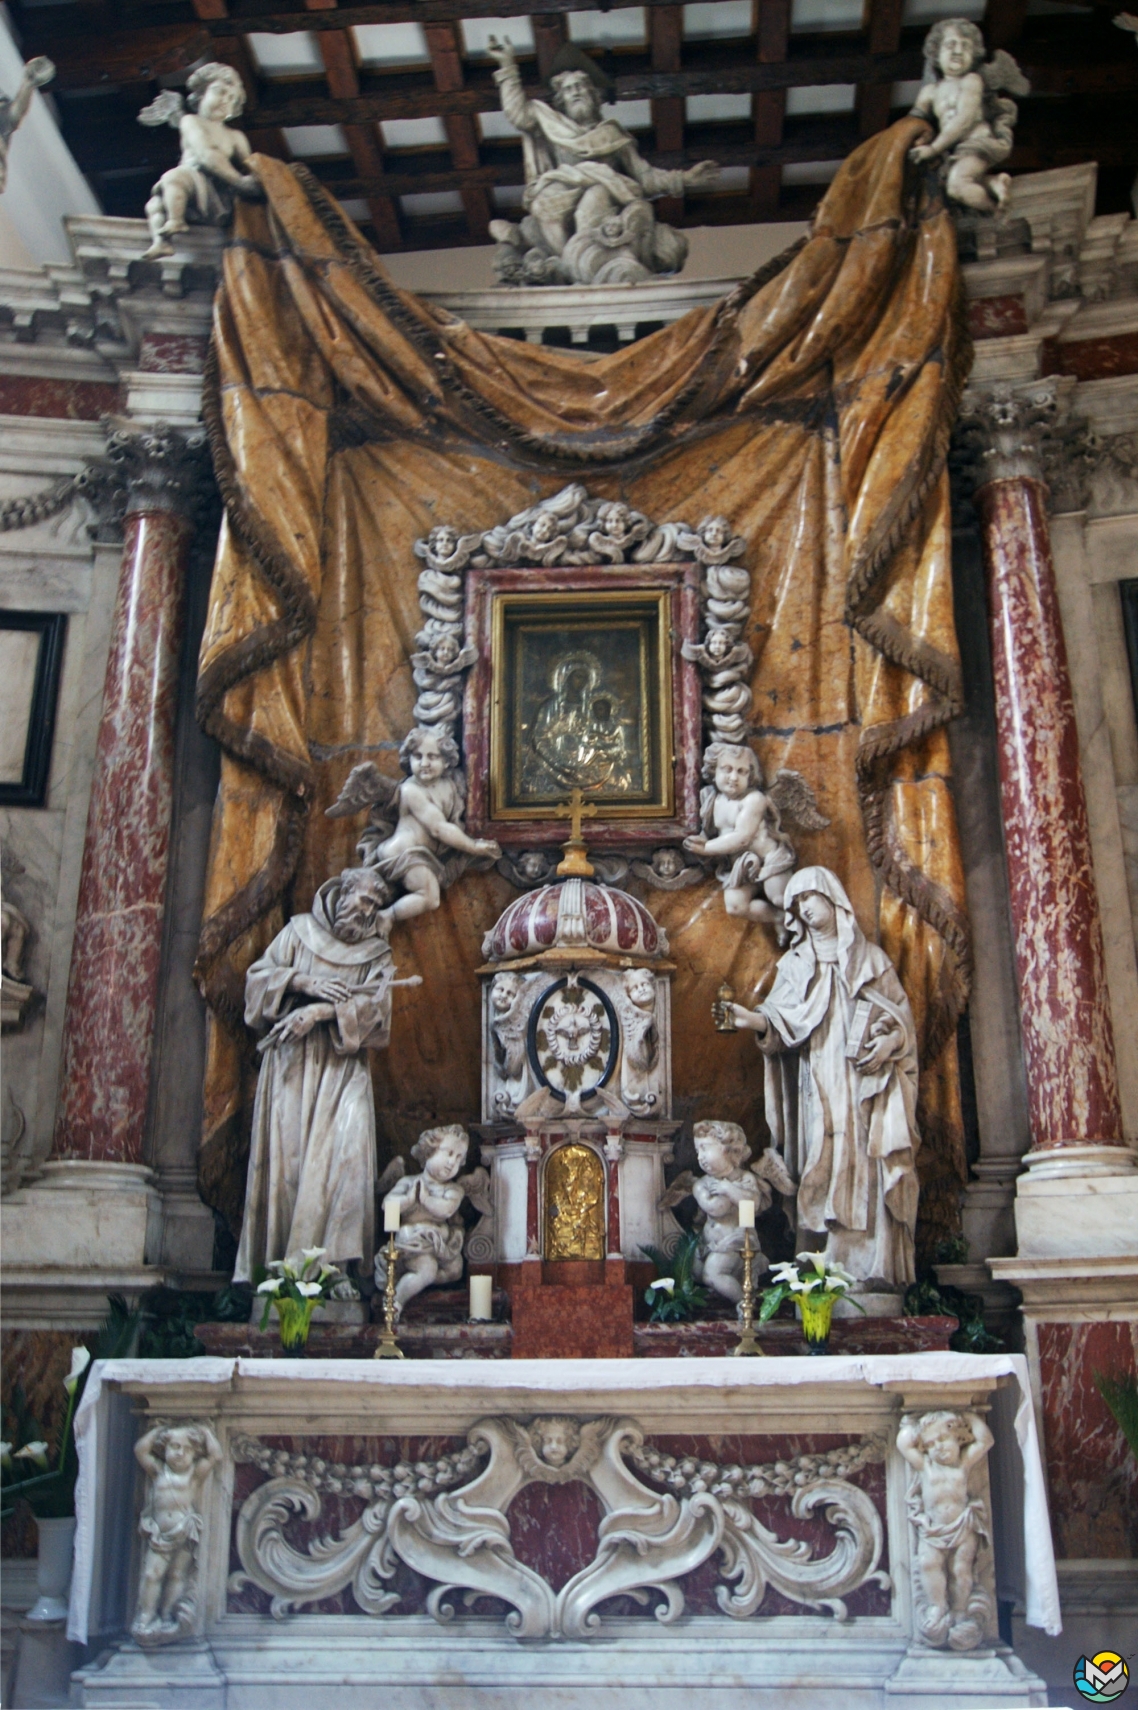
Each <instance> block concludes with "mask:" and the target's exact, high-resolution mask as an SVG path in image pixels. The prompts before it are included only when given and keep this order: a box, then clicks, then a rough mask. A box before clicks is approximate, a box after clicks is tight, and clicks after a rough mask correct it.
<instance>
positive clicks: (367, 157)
mask: <svg viewBox="0 0 1138 1710" xmlns="http://www.w3.org/2000/svg"><path fill="white" fill-rule="evenodd" d="M308 5H309V6H310V7H311V9H312V10H313V11H333V10H334V9H335V5H336V0H308ZM317 40H318V41H319V43H320V57H321V58H322V59H323V61H324V71H325V74H326V76H327V78H328V92H329V94H330V95H331V96H332V98H333V100H335V101H354V100H356V99H357V97H358V96H359V92H360V78H359V72H358V70H357V68H356V55H355V49H354V47H353V45H352V38H351V36H350V35H349V34H348V32H347V30H343V29H341V30H323V31H321V33H320V35H319V36H318V37H317ZM344 135H345V137H346V138H347V141H348V149H349V152H350V153H351V156H352V164H353V166H354V167H355V169H356V171H357V172H358V173H359V175H360V177H361V178H364V179H367V180H369V181H371V182H375V181H378V180H379V179H381V178H382V176H383V151H382V149H381V148H380V146H379V136H378V134H377V132H376V127H375V124H374V122H372V123H371V124H368V123H362V124H345V126H344ZM365 194H366V195H367V204H368V212H369V213H370V215H371V220H372V225H373V226H374V227H375V235H376V240H377V242H378V244H379V247H380V248H381V249H390V248H391V247H392V245H394V244H397V243H398V242H399V240H400V237H401V235H402V234H401V232H400V230H399V211H398V209H397V208H396V206H395V203H394V202H393V201H392V199H391V197H390V196H388V195H384V194H383V193H382V192H381V191H372V192H365Z"/></svg>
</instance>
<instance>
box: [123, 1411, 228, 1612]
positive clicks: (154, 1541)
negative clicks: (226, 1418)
mask: <svg viewBox="0 0 1138 1710" xmlns="http://www.w3.org/2000/svg"><path fill="white" fill-rule="evenodd" d="M134 1454H135V1459H136V1460H137V1461H138V1464H139V1466H140V1467H141V1468H142V1470H143V1472H144V1473H145V1474H146V1476H147V1478H148V1479H149V1480H150V1484H149V1487H148V1489H147V1492H146V1505H145V1507H144V1508H143V1510H142V1517H141V1519H140V1520H139V1522H138V1530H139V1532H140V1533H141V1535H142V1566H141V1568H140V1570H139V1576H138V1602H137V1605H136V1607H135V1614H134V1620H133V1622H132V1623H131V1629H130V1630H131V1635H132V1637H133V1638H135V1639H136V1640H137V1641H138V1643H139V1644H140V1645H161V1644H169V1643H170V1642H171V1641H172V1640H174V1639H180V1638H184V1637H185V1636H186V1635H187V1634H188V1633H191V1632H192V1631H193V1628H194V1623H195V1619H196V1616H197V1589H198V1587H197V1579H198V1546H199V1543H200V1541H201V1535H202V1531H203V1529H204V1522H203V1519H202V1512H201V1503H202V1494H203V1492H204V1490H205V1486H206V1481H207V1480H208V1478H209V1476H210V1474H211V1473H212V1472H213V1469H214V1468H215V1467H217V1466H220V1465H221V1444H220V1443H219V1442H218V1440H217V1438H216V1437H215V1436H214V1434H213V1432H212V1431H211V1430H210V1428H209V1426H208V1425H163V1426H155V1428H154V1429H153V1430H152V1431H147V1433H146V1435H145V1436H144V1437H140V1438H139V1440H138V1442H137V1443H136V1444H135V1445H134Z"/></svg>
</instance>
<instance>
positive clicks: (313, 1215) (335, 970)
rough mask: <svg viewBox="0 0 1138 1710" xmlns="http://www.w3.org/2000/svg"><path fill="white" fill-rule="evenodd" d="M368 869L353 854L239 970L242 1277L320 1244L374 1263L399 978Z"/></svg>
mask: <svg viewBox="0 0 1138 1710" xmlns="http://www.w3.org/2000/svg"><path fill="white" fill-rule="evenodd" d="M390 900H391V890H390V888H389V886H388V885H387V884H386V883H385V882H384V880H383V879H382V878H381V877H380V876H379V874H378V873H376V872H375V871H374V869H369V868H366V867H363V868H361V867H352V868H349V869H348V871H347V872H345V873H342V874H341V875H340V877H339V878H338V879H330V880H329V881H328V883H327V884H325V885H322V886H321V887H320V889H319V891H317V893H316V896H315V898H314V900H313V904H312V912H311V913H310V914H294V915H293V917H292V919H291V920H290V921H289V922H288V923H287V925H286V926H285V927H284V928H283V929H282V930H281V931H280V932H278V933H277V936H276V937H275V938H274V939H273V941H272V943H271V944H270V945H269V947H268V949H267V950H266V951H265V953H264V955H263V956H260V957H258V959H257V960H256V961H255V962H253V963H252V964H251V966H250V968H249V971H248V973H247V974H246V976H245V1022H246V1025H247V1026H248V1027H251V1028H253V1029H255V1030H256V1031H257V1032H258V1033H260V1034H262V1035H263V1037H262V1039H261V1043H260V1046H259V1050H260V1052H261V1059H262V1061H261V1072H260V1076H259V1077H258V1081H257V1095H256V1098H255V1100H254V1103H253V1137H252V1142H251V1145H250V1151H249V1174H248V1179H247V1183H246V1188H245V1217H244V1221H243V1223H242V1225H241V1244H240V1246H239V1247H238V1249H237V1265H236V1269H235V1271H234V1276H235V1278H236V1280H237V1281H240V1282H244V1281H248V1280H250V1279H251V1278H252V1275H253V1271H254V1269H255V1268H256V1266H258V1265H267V1264H269V1263H270V1261H272V1260H274V1259H295V1258H296V1257H297V1255H298V1254H300V1253H301V1252H302V1251H303V1250H304V1249H305V1248H306V1247H323V1248H324V1249H325V1250H326V1252H327V1254H328V1260H329V1263H331V1264H336V1265H339V1266H340V1267H341V1268H344V1267H345V1266H347V1265H348V1264H349V1263H350V1262H352V1261H356V1262H358V1263H359V1264H360V1265H362V1266H363V1267H364V1268H365V1270H366V1269H367V1268H369V1267H370V1265H371V1261H372V1253H373V1250H374V1246H375V1240H374V1227H375V1102H374V1096H373V1093H372V1085H371V1069H370V1067H369V1065H368V1052H369V1051H378V1050H381V1049H383V1048H384V1047H385V1046H386V1045H387V1044H388V1043H389V1041H390V1038H391V991H392V987H393V986H394V985H396V984H401V985H407V984H411V985H418V984H419V983H420V982H419V978H418V976H417V975H414V976H412V977H411V979H410V980H409V981H408V980H404V981H396V980H395V978H394V974H395V969H394V965H393V963H392V959H391V947H390V945H389V944H388V941H387V925H386V918H385V913H384V905H385V904H386V903H388V902H389V901H390Z"/></svg>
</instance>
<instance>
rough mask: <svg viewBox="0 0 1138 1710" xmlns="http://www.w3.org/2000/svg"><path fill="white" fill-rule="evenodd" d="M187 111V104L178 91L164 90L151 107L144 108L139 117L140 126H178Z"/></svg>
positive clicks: (155, 98)
mask: <svg viewBox="0 0 1138 1710" xmlns="http://www.w3.org/2000/svg"><path fill="white" fill-rule="evenodd" d="M185 111H186V103H185V102H184V101H183V99H182V97H181V96H180V95H179V93H178V91H177V90H176V89H163V91H162V93H161V94H160V95H156V96H155V97H154V99H153V101H151V103H150V105H149V107H144V108H143V109H142V111H141V113H140V114H139V115H138V122H139V124H140V125H152V126H157V125H176V124H178V123H179V121H180V120H181V118H182V116H183V114H184V113H185Z"/></svg>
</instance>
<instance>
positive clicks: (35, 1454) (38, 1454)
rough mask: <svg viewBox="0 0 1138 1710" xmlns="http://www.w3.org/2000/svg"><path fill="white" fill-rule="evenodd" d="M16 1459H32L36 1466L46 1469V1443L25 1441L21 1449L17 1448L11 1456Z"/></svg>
mask: <svg viewBox="0 0 1138 1710" xmlns="http://www.w3.org/2000/svg"><path fill="white" fill-rule="evenodd" d="M12 1458H13V1460H17V1461H34V1462H35V1463H36V1466H37V1467H42V1468H43V1470H44V1472H46V1471H47V1444H46V1443H42V1442H35V1443H25V1444H24V1446H23V1448H22V1449H17V1450H16V1453H15V1455H14V1456H13V1457H12Z"/></svg>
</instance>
